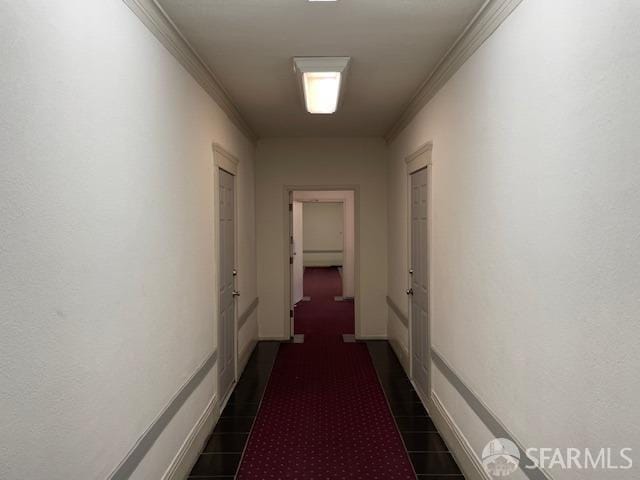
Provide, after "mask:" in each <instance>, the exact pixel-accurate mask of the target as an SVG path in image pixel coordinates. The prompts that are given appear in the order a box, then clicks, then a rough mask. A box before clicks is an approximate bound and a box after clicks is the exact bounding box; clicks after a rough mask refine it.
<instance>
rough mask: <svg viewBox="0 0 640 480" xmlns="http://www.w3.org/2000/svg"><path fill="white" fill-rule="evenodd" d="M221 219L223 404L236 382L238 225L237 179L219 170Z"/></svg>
mask: <svg viewBox="0 0 640 480" xmlns="http://www.w3.org/2000/svg"><path fill="white" fill-rule="evenodd" d="M219 196H220V205H219V208H220V216H219V225H218V227H219V228H218V235H219V248H220V250H219V255H220V258H219V263H218V265H219V267H218V272H219V282H218V285H219V292H218V305H219V306H220V311H219V317H218V318H219V322H218V392H219V393H220V400H221V401H224V400H225V399H226V398H227V395H228V394H229V392H230V391H231V388H232V387H233V383H234V381H235V297H236V296H237V292H236V291H235V285H234V283H235V282H234V277H235V265H234V264H235V248H234V247H235V245H234V243H235V224H234V220H235V219H234V214H235V206H234V200H235V195H234V177H233V175H231V174H230V173H227V172H226V171H224V170H222V169H220V170H219Z"/></svg>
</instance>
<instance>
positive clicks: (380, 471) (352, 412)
mask: <svg viewBox="0 0 640 480" xmlns="http://www.w3.org/2000/svg"><path fill="white" fill-rule="evenodd" d="M340 291H341V285H340V276H339V274H338V271H337V270H336V269H307V270H306V271H305V295H308V296H310V297H311V302H302V303H301V305H300V306H299V307H298V308H296V325H295V330H296V333H304V334H305V341H304V343H303V344H282V345H281V346H280V350H279V353H278V356H277V359H276V363H275V365H274V368H273V371H272V373H271V378H270V380H269V384H268V386H267V389H266V392H265V395H264V398H263V400H262V405H261V407H260V410H259V412H258V417H257V418H256V421H255V424H254V426H253V431H252V433H251V436H250V438H249V441H248V443H247V447H246V450H245V453H244V456H243V459H242V462H241V464H240V468H239V471H238V475H237V478H239V479H241V480H270V479H323V480H326V479H347V478H348V479H374V480H375V479H379V480H393V479H402V480H404V479H415V473H414V471H413V468H412V466H411V463H410V462H409V458H408V456H407V453H406V451H405V449H404V445H403V444H402V440H401V438H400V434H399V433H398V431H397V429H396V426H395V423H394V420H393V417H392V415H391V412H390V411H389V408H388V406H387V403H386V400H385V398H384V393H383V390H382V387H381V386H380V384H379V382H378V379H377V376H376V372H375V370H374V367H373V364H372V363H371V359H370V357H369V353H368V351H367V348H366V346H365V345H364V344H358V343H343V342H342V334H343V333H353V331H354V319H353V318H354V317H353V303H352V302H336V301H335V300H334V298H333V297H334V296H336V295H340V294H341V293H340Z"/></svg>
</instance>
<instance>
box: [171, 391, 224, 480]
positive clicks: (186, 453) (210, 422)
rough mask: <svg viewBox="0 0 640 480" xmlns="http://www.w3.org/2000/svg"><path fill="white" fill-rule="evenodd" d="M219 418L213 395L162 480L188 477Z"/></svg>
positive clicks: (178, 479) (179, 479)
mask: <svg viewBox="0 0 640 480" xmlns="http://www.w3.org/2000/svg"><path fill="white" fill-rule="evenodd" d="M219 416H220V410H219V409H218V400H217V398H216V396H215V395H214V396H213V398H212V399H211V401H210V402H209V404H208V405H207V408H206V409H205V411H204V412H203V414H202V415H201V416H200V418H199V419H198V422H197V423H196V424H195V426H194V427H193V428H192V429H191V431H190V432H189V435H188V436H187V438H186V440H185V441H184V443H183V444H182V446H181V447H180V450H178V453H177V454H176V456H175V457H174V458H173V460H172V461H171V464H170V465H169V468H168V469H167V471H166V472H165V473H164V475H163V476H162V480H185V479H186V478H187V477H188V476H189V473H190V472H191V469H192V468H193V466H194V465H195V463H196V461H197V460H198V456H199V455H200V452H202V450H203V448H204V446H205V442H206V441H207V438H208V437H209V433H211V431H212V430H213V427H214V426H215V424H216V422H217V421H218V417H219Z"/></svg>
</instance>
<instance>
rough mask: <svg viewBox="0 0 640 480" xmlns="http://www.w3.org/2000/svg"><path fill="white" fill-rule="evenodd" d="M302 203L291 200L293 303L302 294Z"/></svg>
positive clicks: (298, 299) (297, 300) (300, 298)
mask: <svg viewBox="0 0 640 480" xmlns="http://www.w3.org/2000/svg"><path fill="white" fill-rule="evenodd" d="M302 206H303V204H302V202H299V201H294V202H293V239H292V240H293V247H292V248H293V297H292V299H293V301H292V303H293V304H294V305H295V304H296V303H298V302H299V301H300V300H302V297H303V296H304V293H303V291H304V289H303V279H304V256H303V245H304V243H303V242H304V237H303V228H302V227H303V216H302V215H303V213H302V212H303V208H302Z"/></svg>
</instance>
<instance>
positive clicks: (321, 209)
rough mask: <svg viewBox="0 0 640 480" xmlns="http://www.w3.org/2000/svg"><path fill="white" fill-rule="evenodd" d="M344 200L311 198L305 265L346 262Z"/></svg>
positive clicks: (306, 221)
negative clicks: (315, 200)
mask: <svg viewBox="0 0 640 480" xmlns="http://www.w3.org/2000/svg"><path fill="white" fill-rule="evenodd" d="M343 208H344V206H343V204H342V203H334V202H331V203H330V202H307V203H305V204H304V216H303V227H304V265H305V267H307V266H311V267H322V266H342V260H343V250H344V233H343V230H344V214H343Z"/></svg>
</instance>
